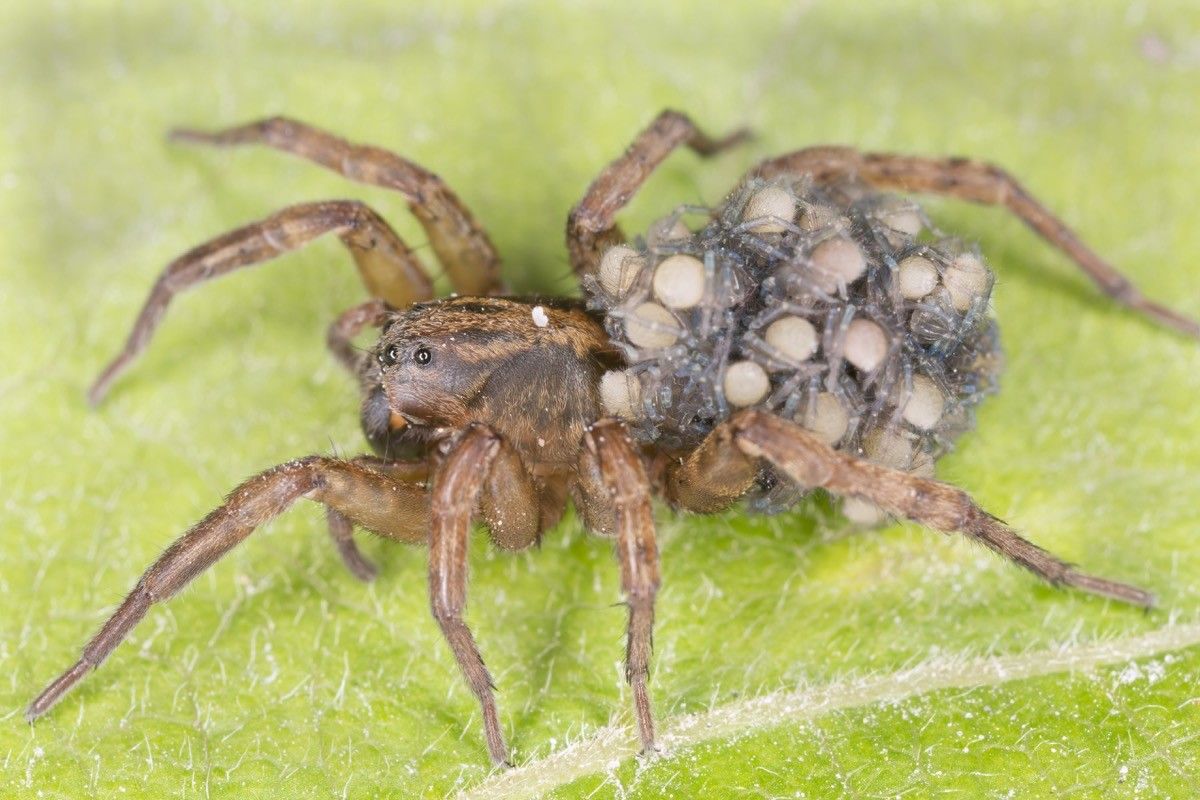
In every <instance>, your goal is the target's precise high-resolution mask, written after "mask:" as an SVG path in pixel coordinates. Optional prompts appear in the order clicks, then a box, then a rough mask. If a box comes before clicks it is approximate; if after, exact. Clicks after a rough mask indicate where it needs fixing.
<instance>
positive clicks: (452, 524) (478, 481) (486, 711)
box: [429, 425, 509, 764]
mask: <svg viewBox="0 0 1200 800" xmlns="http://www.w3.org/2000/svg"><path fill="white" fill-rule="evenodd" d="M499 449H500V439H499V438H498V437H497V436H496V435H495V434H493V433H491V432H490V431H489V430H488V429H487V428H485V427H483V426H480V425H473V426H471V427H469V428H467V429H466V430H465V431H463V433H462V434H461V435H460V436H459V437H458V438H457V440H456V441H455V442H454V443H453V444H452V446H451V450H450V452H449V453H448V454H447V455H446V458H445V460H444V461H443V462H442V464H441V466H440V468H439V469H438V471H437V473H436V475H435V476H434V485H433V496H432V498H431V501H430V518H431V527H430V530H429V598H430V605H431V607H432V609H433V618H434V619H435V620H437V623H438V626H439V627H441V629H442V633H443V634H444V635H445V637H446V641H447V643H448V644H449V645H450V649H451V651H453V653H454V658H455V659H456V660H457V661H458V666H459V667H460V668H461V669H462V673H463V677H465V678H466V680H467V685H468V686H470V688H471V692H472V693H474V695H475V697H477V698H478V699H479V705H480V707H481V709H482V712H483V729H484V735H485V736H486V738H487V748H488V754H489V755H490V756H491V757H492V761H494V762H495V763H497V764H508V763H509V761H508V748H507V747H506V746H505V744H504V734H503V732H502V731H501V730H500V720H499V717H498V715H497V713H496V698H495V696H494V694H493V691H494V689H495V684H493V683H492V676H491V675H490V674H488V670H487V667H486V666H485V665H484V663H483V656H481V655H480V653H479V647H478V646H477V645H476V644H475V637H474V636H472V635H471V629H470V628H468V627H467V623H466V622H465V621H464V620H463V611H464V609H465V608H466V605H467V540H468V536H469V534H470V532H471V515H472V513H473V512H474V510H475V506H476V503H477V502H478V500H479V495H480V492H481V490H482V489H483V485H484V480H485V476H486V475H487V472H488V470H489V468H490V467H491V464H492V462H493V461H494V459H495V457H496V453H497V451H498V450H499Z"/></svg>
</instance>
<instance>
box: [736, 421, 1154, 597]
mask: <svg viewBox="0 0 1200 800" xmlns="http://www.w3.org/2000/svg"><path fill="white" fill-rule="evenodd" d="M725 424H726V425H728V426H730V427H731V428H732V430H733V432H734V436H733V440H734V442H735V443H736V445H737V446H738V447H739V448H740V449H741V451H742V452H743V453H745V454H746V455H747V456H749V457H750V458H756V459H757V458H762V459H765V460H766V461H767V462H769V463H771V464H773V465H774V466H775V467H777V468H778V469H779V470H780V471H781V472H783V473H785V474H786V475H787V476H788V477H789V478H791V479H792V480H794V481H796V482H797V483H799V484H800V485H801V486H809V487H819V488H822V489H826V490H828V491H830V492H833V493H834V494H839V495H847V496H852V497H862V498H865V499H867V500H871V501H872V502H874V503H876V504H877V505H880V506H882V507H883V509H884V510H885V511H887V512H889V513H891V514H895V515H897V516H901V517H907V518H908V519H911V520H913V521H915V522H919V523H921V524H922V525H927V526H929V527H930V528H933V529H935V530H939V531H942V532H943V533H953V532H958V533H963V534H966V535H967V536H969V537H970V538H972V539H974V540H976V541H978V542H982V543H983V544H984V545H986V546H987V547H989V548H991V549H992V550H994V551H996V552H997V553H999V554H1000V555H1002V556H1004V557H1005V558H1008V559H1010V560H1011V561H1013V562H1015V563H1016V564H1018V565H1020V566H1022V567H1024V568H1025V569H1027V570H1029V571H1030V572H1032V573H1033V574H1035V575H1037V576H1038V577H1040V578H1042V579H1043V580H1045V581H1047V582H1048V583H1050V584H1053V585H1055V586H1058V585H1063V586H1072V587H1074V588H1076V589H1081V590H1083V591H1085V592H1090V593H1091V594H1096V595H1100V596H1102V597H1109V598H1112V599H1114V600H1121V601H1123V602H1126V603H1132V604H1133V605H1138V606H1143V607H1145V608H1149V607H1151V606H1153V605H1154V596H1153V595H1152V594H1150V593H1149V592H1147V591H1144V590H1142V589H1138V588H1136V587H1134V586H1128V585H1126V584H1123V583H1118V582H1116V581H1110V580H1107V579H1105V578H1098V577H1096V576H1094V575H1088V574H1086V573H1083V572H1079V571H1078V570H1076V569H1075V568H1074V567H1072V566H1071V565H1070V564H1067V563H1066V562H1064V561H1062V560H1060V559H1059V558H1057V557H1055V556H1053V555H1051V554H1050V553H1048V552H1046V551H1045V550H1043V549H1042V548H1040V547H1038V546H1037V545H1035V544H1033V543H1032V542H1030V541H1028V540H1026V539H1024V538H1022V537H1021V536H1019V535H1018V534H1017V533H1016V532H1015V531H1014V530H1013V529H1012V528H1010V527H1008V526H1007V525H1005V524H1004V523H1003V522H1001V521H1000V520H998V519H996V518H995V517H993V516H992V515H991V514H989V513H987V512H986V511H984V510H983V509H981V508H980V507H979V506H978V505H976V504H975V502H974V501H973V500H972V499H971V497H970V495H968V494H967V493H966V492H964V491H962V490H961V489H958V488H956V487H954V486H950V485H948V484H945V483H940V482H938V481H934V480H928V479H926V478H919V477H917V476H915V475H912V474H911V473H907V472H901V471H899V470H894V469H889V468H887V467H882V466H879V465H878V464H873V463H871V462H869V461H865V460H863V459H861V458H855V457H854V456H850V455H847V454H846V453H842V452H839V451H837V450H834V449H833V448H831V447H830V446H829V445H827V444H825V443H824V442H822V441H820V440H819V439H817V438H816V437H815V436H813V435H812V434H811V433H809V432H808V431H806V430H805V429H804V428H801V427H800V426H799V425H796V424H794V423H791V422H788V421H786V420H783V419H780V418H779V417H776V416H774V415H771V414H767V413H764V412H762V411H757V410H748V411H743V412H740V413H738V414H737V415H735V416H734V417H733V418H732V419H731V420H730V421H729V422H727V423H725Z"/></svg>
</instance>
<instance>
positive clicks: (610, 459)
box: [581, 420, 661, 752]
mask: <svg viewBox="0 0 1200 800" xmlns="http://www.w3.org/2000/svg"><path fill="white" fill-rule="evenodd" d="M582 458H583V464H582V465H581V466H582V469H581V472H582V473H583V474H584V475H592V476H595V480H594V482H596V483H598V484H599V485H600V487H602V489H603V491H604V493H605V494H606V495H607V497H603V498H595V497H593V498H591V503H590V504H589V505H592V506H593V507H595V506H597V505H598V506H600V507H606V510H607V511H609V512H611V523H612V524H613V525H614V526H615V531H613V532H614V533H615V534H616V538H617V543H616V544H617V561H618V562H619V564H620V567H621V591H622V592H623V593H624V594H625V598H626V602H627V603H628V604H629V630H628V636H627V640H626V648H625V679H626V680H627V681H628V682H629V685H630V688H631V689H632V690H633V703H634V710H635V712H636V714H637V723H638V735H639V736H640V738H641V741H642V750H643V752H653V751H654V716H653V714H652V713H651V710H650V693H649V691H648V689H647V688H646V681H647V678H648V677H649V674H650V653H651V650H652V649H653V644H654V598H655V596H656V595H657V594H658V587H659V584H660V582H661V577H660V575H659V569H658V545H657V543H656V542H655V538H654V516H653V514H652V510H651V506H650V481H649V480H648V479H647V477H646V471H645V468H644V466H643V465H642V459H641V457H640V456H639V455H638V451H637V449H636V448H635V447H634V444H633V440H632V439H631V438H630V436H629V432H628V430H627V429H626V427H625V425H624V424H623V423H621V422H618V421H616V420H604V421H601V422H598V423H596V424H595V425H593V426H592V427H591V429H590V430H589V431H588V432H587V434H586V437H585V440H584V453H583V456H582ZM598 488H599V487H598ZM606 516H607V515H606Z"/></svg>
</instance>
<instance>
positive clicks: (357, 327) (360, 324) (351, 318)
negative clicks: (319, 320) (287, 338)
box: [325, 298, 392, 375]
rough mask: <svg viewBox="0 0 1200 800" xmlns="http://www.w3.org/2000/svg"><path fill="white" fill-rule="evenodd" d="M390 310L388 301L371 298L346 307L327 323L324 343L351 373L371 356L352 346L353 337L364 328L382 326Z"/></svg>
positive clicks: (357, 371) (356, 371)
mask: <svg viewBox="0 0 1200 800" xmlns="http://www.w3.org/2000/svg"><path fill="white" fill-rule="evenodd" d="M391 310H392V309H391V306H389V305H388V303H386V302H385V301H383V300H380V299H378V298H373V299H371V300H368V301H366V302H365V303H360V304H358V305H356V306H352V307H351V308H348V309H346V310H345V311H343V312H342V313H341V314H339V315H338V318H337V319H335V320H334V321H333V322H332V323H331V324H330V325H329V330H328V331H327V332H326V334H325V345H326V346H327V347H328V348H329V352H331V353H333V357H334V358H336V359H337V360H338V363H339V364H341V365H342V366H343V367H345V368H346V369H347V370H348V371H349V372H350V374H351V375H357V374H358V373H359V370H360V369H361V368H362V362H363V359H366V358H370V357H371V354H370V353H363V352H361V351H359V350H358V349H356V348H355V347H354V337H356V336H358V334H360V333H362V331H363V329H364V328H367V327H371V328H378V327H380V326H382V325H383V323H384V322H385V321H386V320H387V317H388V314H390V313H391Z"/></svg>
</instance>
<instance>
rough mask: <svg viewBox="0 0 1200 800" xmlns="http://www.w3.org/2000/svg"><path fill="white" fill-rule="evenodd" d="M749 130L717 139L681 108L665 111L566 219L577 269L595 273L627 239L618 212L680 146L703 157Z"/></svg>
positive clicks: (744, 137)
mask: <svg viewBox="0 0 1200 800" xmlns="http://www.w3.org/2000/svg"><path fill="white" fill-rule="evenodd" d="M749 137H750V133H749V131H747V130H738V131H735V132H733V133H731V134H730V135H728V136H725V137H723V138H721V139H713V138H711V137H710V136H708V135H706V134H705V133H704V132H703V131H701V130H700V129H699V128H697V127H696V125H695V124H694V123H693V122H692V121H691V120H690V119H689V118H688V117H687V116H686V115H685V114H681V113H680V112H678V111H671V110H666V111H663V112H661V113H660V114H659V115H658V116H657V117H655V118H654V121H653V122H651V123H650V125H649V126H648V127H647V128H646V129H645V130H643V131H642V132H641V133H639V134H638V136H637V138H636V139H634V140H633V142H632V143H631V144H630V145H629V147H628V148H627V149H626V150H625V152H624V153H623V154H622V155H621V156H620V157H619V158H617V159H616V160H615V161H613V162H612V163H611V164H609V165H608V166H607V167H605V168H604V171H603V172H601V173H600V174H599V175H598V176H597V177H596V179H595V180H594V181H592V184H591V186H589V187H588V189H587V192H585V193H584V195H583V199H581V200H580V201H579V203H578V204H577V205H576V206H575V208H573V209H571V214H570V216H569V217H568V218H567V250H568V251H569V253H570V257H571V265H572V266H573V267H574V269H575V272H576V274H579V275H582V274H584V273H588V272H593V271H595V269H596V266H597V265H598V264H599V263H600V256H601V255H602V254H603V252H604V251H605V250H606V249H607V248H608V247H610V246H611V245H614V244H617V243H619V242H622V241H624V240H625V237H624V236H623V235H622V234H621V231H620V229H619V228H618V227H617V224H616V221H615V220H616V216H617V213H618V212H620V210H621V209H622V208H624V207H625V206H626V205H627V204H628V203H629V201H630V200H631V199H632V198H633V196H634V194H636V193H637V190H638V189H639V188H640V187H641V185H642V184H643V183H645V182H646V180H647V179H648V178H649V177H650V174H651V173H652V172H654V169H655V168H656V167H657V166H658V165H659V164H661V163H662V162H663V160H664V159H666V157H667V156H669V155H670V154H671V152H672V151H674V150H675V148H677V147H679V146H680V145H686V146H687V147H688V148H690V149H691V150H693V151H695V152H696V153H698V154H699V155H701V156H711V155H716V154H717V153H720V152H721V151H722V150H725V149H726V148H728V147H732V146H733V145H736V144H739V143H741V142H744V141H746V140H747V139H748V138H749Z"/></svg>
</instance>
